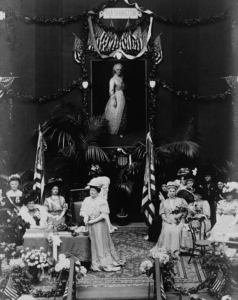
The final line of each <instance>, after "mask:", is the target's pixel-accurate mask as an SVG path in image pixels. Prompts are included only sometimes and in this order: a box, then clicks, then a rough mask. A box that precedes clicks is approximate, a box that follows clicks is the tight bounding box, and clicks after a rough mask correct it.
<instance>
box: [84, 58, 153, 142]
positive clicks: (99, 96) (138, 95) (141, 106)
mask: <svg viewBox="0 0 238 300" xmlns="http://www.w3.org/2000/svg"><path fill="white" fill-rule="evenodd" d="M90 63H91V66H90V71H91V83H92V89H91V101H90V105H89V107H90V115H91V116H92V115H94V116H98V115H105V118H106V119H107V120H108V132H107V135H106V138H105V140H104V141H102V146H105V147H117V146H132V145H133V144H134V143H135V142H137V141H138V140H145V137H146V133H147V130H148V124H147V123H148V122H147V120H148V117H147V115H148V109H147V107H148V103H147V89H146V84H145V83H146V81H147V61H146V59H138V60H123V59H122V60H113V59H111V60H91V61H90ZM118 72H119V73H118Z"/></svg>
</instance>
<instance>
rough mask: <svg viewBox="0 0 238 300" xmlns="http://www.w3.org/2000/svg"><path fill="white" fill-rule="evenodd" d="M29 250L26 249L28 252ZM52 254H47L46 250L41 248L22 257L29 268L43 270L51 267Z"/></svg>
mask: <svg viewBox="0 0 238 300" xmlns="http://www.w3.org/2000/svg"><path fill="white" fill-rule="evenodd" d="M28 249H29V248H26V250H28ZM49 256H50V253H47V254H46V253H45V252H44V248H43V247H40V249H33V250H31V251H28V252H27V253H26V254H23V255H22V259H23V261H24V262H25V263H26V264H27V265H28V266H29V267H35V268H37V269H43V268H45V267H49V266H50V265H51V264H52V262H51V257H49Z"/></svg>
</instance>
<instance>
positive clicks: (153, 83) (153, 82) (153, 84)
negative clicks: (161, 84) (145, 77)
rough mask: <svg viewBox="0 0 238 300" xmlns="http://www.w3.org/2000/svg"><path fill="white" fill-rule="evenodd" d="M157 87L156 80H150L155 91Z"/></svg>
mask: <svg viewBox="0 0 238 300" xmlns="http://www.w3.org/2000/svg"><path fill="white" fill-rule="evenodd" d="M155 85H156V81H155V80H150V87H151V88H152V89H153V88H154V87H155Z"/></svg>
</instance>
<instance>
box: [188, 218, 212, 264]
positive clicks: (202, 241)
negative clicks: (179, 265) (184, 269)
mask: <svg viewBox="0 0 238 300" xmlns="http://www.w3.org/2000/svg"><path fill="white" fill-rule="evenodd" d="M193 221H198V222H199V225H200V228H199V230H198V231H197V232H196V231H195V230H194V228H193V226H192V222H193ZM188 225H189V229H190V232H191V235H192V239H193V249H192V253H191V256H190V258H189V260H188V264H190V262H191V259H192V257H194V256H203V255H204V254H205V252H206V247H208V246H211V244H212V242H211V241H208V240H206V238H207V236H206V223H205V217H201V218H189V220H188ZM197 235H198V237H197ZM198 249H199V250H200V255H199V254H195V253H194V252H195V250H198Z"/></svg>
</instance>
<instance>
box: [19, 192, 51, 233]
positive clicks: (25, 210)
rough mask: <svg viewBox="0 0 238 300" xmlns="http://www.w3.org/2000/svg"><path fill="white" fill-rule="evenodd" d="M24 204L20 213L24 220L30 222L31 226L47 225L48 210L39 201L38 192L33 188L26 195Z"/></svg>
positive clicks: (43, 226) (41, 226) (40, 226)
mask: <svg viewBox="0 0 238 300" xmlns="http://www.w3.org/2000/svg"><path fill="white" fill-rule="evenodd" d="M23 201H24V205H23V206H22V208H21V209H20V211H19V215H20V216H21V217H22V219H23V221H25V222H26V223H29V224H30V228H31V229H32V228H45V227H47V211H46V210H45V208H44V207H43V206H41V205H38V204H36V203H37V202H38V193H37V192H36V191H35V190H31V191H30V192H29V193H28V194H26V195H25V196H24V199H23Z"/></svg>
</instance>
